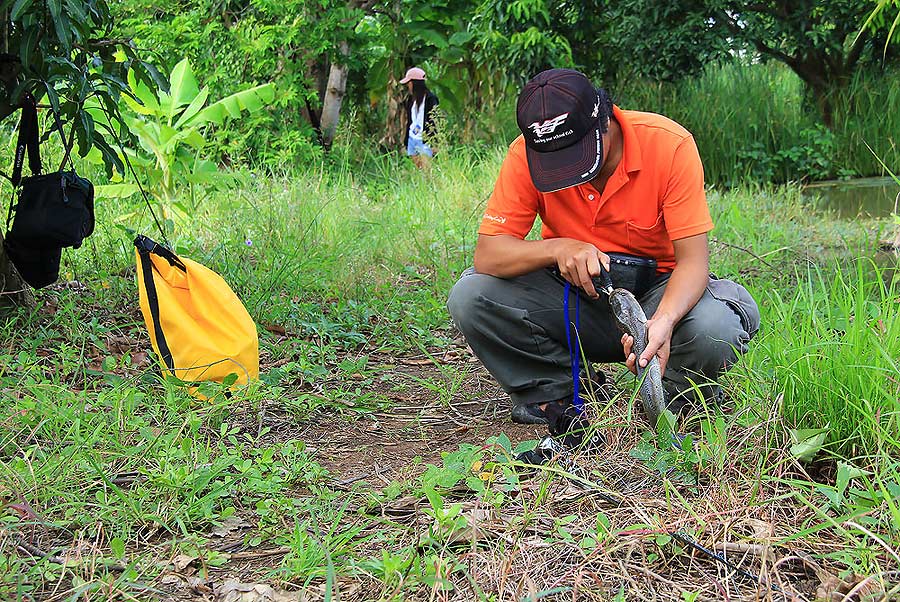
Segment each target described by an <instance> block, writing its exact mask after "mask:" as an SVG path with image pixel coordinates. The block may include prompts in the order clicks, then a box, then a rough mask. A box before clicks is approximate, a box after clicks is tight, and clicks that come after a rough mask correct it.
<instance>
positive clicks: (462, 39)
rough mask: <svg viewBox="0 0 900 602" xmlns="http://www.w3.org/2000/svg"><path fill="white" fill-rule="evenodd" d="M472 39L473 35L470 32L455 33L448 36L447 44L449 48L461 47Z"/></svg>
mask: <svg viewBox="0 0 900 602" xmlns="http://www.w3.org/2000/svg"><path fill="white" fill-rule="evenodd" d="M474 37H475V34H474V33H473V32H471V31H457V32H456V33H454V34H453V35H452V36H450V41H449V43H450V45H451V46H463V45H464V44H468V43H469V42H470V41H471V40H472V38H474Z"/></svg>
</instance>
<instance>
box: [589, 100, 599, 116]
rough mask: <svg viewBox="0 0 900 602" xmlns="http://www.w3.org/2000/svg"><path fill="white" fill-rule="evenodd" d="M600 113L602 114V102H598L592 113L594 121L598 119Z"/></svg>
mask: <svg viewBox="0 0 900 602" xmlns="http://www.w3.org/2000/svg"><path fill="white" fill-rule="evenodd" d="M599 112H600V101H599V100H597V104H595V105H594V111H593V113H591V117H592V118H593V119H596V118H597V113H599Z"/></svg>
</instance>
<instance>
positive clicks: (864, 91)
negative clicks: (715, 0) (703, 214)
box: [614, 63, 900, 185]
mask: <svg viewBox="0 0 900 602" xmlns="http://www.w3.org/2000/svg"><path fill="white" fill-rule="evenodd" d="M614 96H615V99H616V102H617V104H619V105H620V106H622V107H623V108H628V109H636V110H645V111H652V112H657V113H661V114H663V115H666V116H668V117H671V118H672V119H674V120H675V121H678V122H679V123H681V124H682V125H684V126H685V127H686V128H687V129H688V130H690V131H691V132H692V133H693V134H694V136H695V138H696V140H697V145H698V146H699V148H700V154H701V156H702V157H703V163H704V167H705V170H706V175H707V179H708V180H709V181H711V182H716V183H720V184H726V185H733V184H736V183H737V182H739V181H755V182H787V181H791V180H801V179H813V180H815V179H823V178H830V177H839V176H850V175H862V176H868V175H884V171H883V169H882V167H881V165H880V164H879V163H878V161H877V160H876V159H875V158H874V157H873V156H872V154H871V153H870V152H868V151H867V149H866V147H865V145H864V144H863V142H868V144H869V145H870V146H872V148H873V149H875V151H876V152H877V153H878V154H879V155H880V156H881V157H882V158H883V159H884V160H885V162H886V163H887V164H888V165H900V148H898V140H897V132H900V74H898V73H897V72H891V73H887V74H885V75H878V74H871V73H859V74H857V76H856V77H855V78H854V79H853V81H852V82H851V83H850V85H849V87H848V90H847V94H846V95H845V96H843V97H841V98H836V99H835V102H836V110H835V125H834V128H833V130H827V129H825V128H824V126H822V125H821V119H820V117H819V115H818V113H817V111H816V109H815V108H814V106H812V104H811V103H810V102H809V100H808V98H807V97H806V93H805V89H804V86H803V83H802V82H801V80H800V79H799V78H798V77H797V76H796V75H795V74H794V73H793V72H792V71H790V69H788V68H787V67H785V66H784V65H781V64H779V63H766V64H752V65H746V64H740V63H727V64H723V65H720V64H714V65H710V67H709V68H708V69H707V70H706V71H705V72H704V73H703V74H702V75H701V76H699V77H696V78H691V79H687V80H684V81H681V82H678V83H674V84H672V83H664V82H636V83H633V84H629V85H626V86H623V87H621V88H619V89H617V90H614Z"/></svg>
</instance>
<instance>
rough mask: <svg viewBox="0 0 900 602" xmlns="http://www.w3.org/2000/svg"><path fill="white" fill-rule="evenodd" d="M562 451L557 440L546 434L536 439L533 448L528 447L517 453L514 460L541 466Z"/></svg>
mask: <svg viewBox="0 0 900 602" xmlns="http://www.w3.org/2000/svg"><path fill="white" fill-rule="evenodd" d="M563 451H564V450H563V449H562V447H561V446H560V444H559V442H558V441H556V439H554V438H553V437H551V436H549V435H548V436H546V437H544V438H543V439H541V440H540V441H538V443H537V445H535V446H534V449H528V450H525V451H523V452H522V453H520V454H517V455H516V457H515V460H516V462H522V463H523V464H531V465H533V466H541V465H542V464H546V463H547V462H549V461H550V460H552V459H553V457H554V456H558V455H559V454H561V453H562V452H563Z"/></svg>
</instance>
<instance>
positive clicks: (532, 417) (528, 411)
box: [510, 403, 547, 424]
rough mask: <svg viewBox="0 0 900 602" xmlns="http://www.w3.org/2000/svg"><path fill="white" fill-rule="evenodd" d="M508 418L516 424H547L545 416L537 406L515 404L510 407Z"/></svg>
mask: <svg viewBox="0 0 900 602" xmlns="http://www.w3.org/2000/svg"><path fill="white" fill-rule="evenodd" d="M510 418H511V419H512V421H513V422H515V423H516V424H547V416H546V415H545V414H544V410H542V409H541V408H540V407H539V406H538V404H524V403H520V404H516V405H514V406H513V407H512V412H510Z"/></svg>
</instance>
